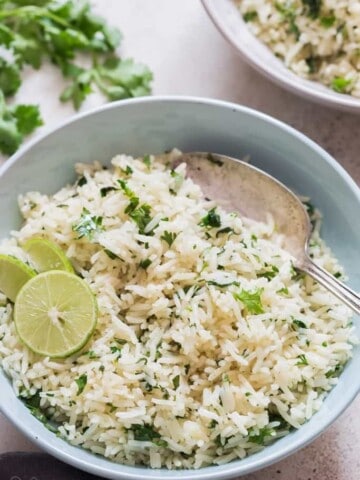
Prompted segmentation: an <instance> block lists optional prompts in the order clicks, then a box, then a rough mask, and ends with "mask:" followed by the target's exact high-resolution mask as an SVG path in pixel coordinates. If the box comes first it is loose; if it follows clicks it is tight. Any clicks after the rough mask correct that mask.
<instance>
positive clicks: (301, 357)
mask: <svg viewBox="0 0 360 480" xmlns="http://www.w3.org/2000/svg"><path fill="white" fill-rule="evenodd" d="M297 358H298V359H299V361H298V362H297V363H296V365H309V363H308V361H307V358H306V357H305V355H304V354H302V355H298V357H297Z"/></svg>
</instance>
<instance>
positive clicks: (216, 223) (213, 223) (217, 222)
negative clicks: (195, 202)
mask: <svg viewBox="0 0 360 480" xmlns="http://www.w3.org/2000/svg"><path fill="white" fill-rule="evenodd" d="M199 225H200V226H201V227H213V228H219V227H221V218H220V215H219V214H218V213H216V207H214V208H212V209H211V210H209V211H208V213H207V214H206V215H205V217H203V218H202V219H201V221H200V223H199Z"/></svg>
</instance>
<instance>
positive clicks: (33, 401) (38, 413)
mask: <svg viewBox="0 0 360 480" xmlns="http://www.w3.org/2000/svg"><path fill="white" fill-rule="evenodd" d="M40 398H41V397H40V391H37V392H36V393H35V395H32V396H31V397H28V398H24V400H23V401H24V403H25V405H26V407H27V408H28V409H29V410H30V412H31V414H32V415H33V416H34V417H35V418H37V419H38V420H39V421H40V422H41V423H43V424H44V426H45V427H46V428H47V429H48V430H50V432H53V433H57V431H58V427H57V426H56V424H55V423H54V422H52V421H51V418H50V417H49V416H48V415H47V414H46V412H44V411H42V410H41V408H40Z"/></svg>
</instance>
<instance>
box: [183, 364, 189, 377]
mask: <svg viewBox="0 0 360 480" xmlns="http://www.w3.org/2000/svg"><path fill="white" fill-rule="evenodd" d="M184 370H185V375H187V374H188V373H189V370H190V364H189V363H187V364H186V365H184Z"/></svg>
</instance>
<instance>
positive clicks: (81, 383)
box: [75, 374, 87, 395]
mask: <svg viewBox="0 0 360 480" xmlns="http://www.w3.org/2000/svg"><path fill="white" fill-rule="evenodd" d="M75 383H76V385H77V387H78V390H77V392H76V395H80V394H81V393H82V392H83V391H84V388H85V387H86V384H87V375H86V374H84V375H80V377H79V378H76V379H75Z"/></svg>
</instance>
